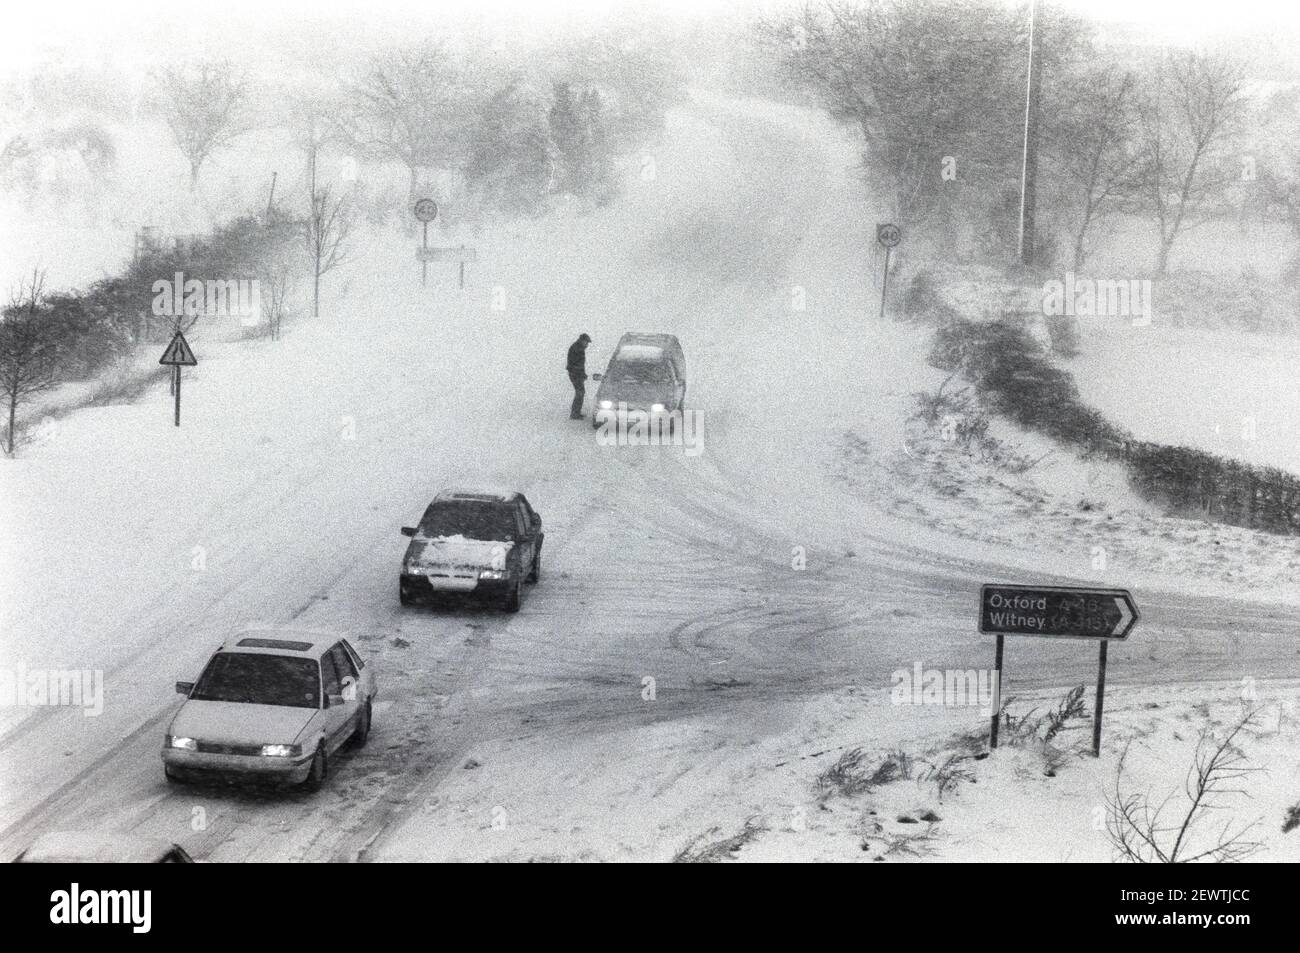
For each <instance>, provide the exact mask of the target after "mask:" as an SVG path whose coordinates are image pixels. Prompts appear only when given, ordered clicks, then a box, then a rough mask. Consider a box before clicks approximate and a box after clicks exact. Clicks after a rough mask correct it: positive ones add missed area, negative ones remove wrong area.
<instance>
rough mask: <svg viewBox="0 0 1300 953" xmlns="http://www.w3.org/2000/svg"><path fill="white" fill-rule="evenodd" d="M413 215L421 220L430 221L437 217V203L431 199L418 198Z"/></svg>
mask: <svg viewBox="0 0 1300 953" xmlns="http://www.w3.org/2000/svg"><path fill="white" fill-rule="evenodd" d="M415 217H416V218H417V219H419V220H420V221H421V222H432V221H433V220H434V219H435V218H437V217H438V203H437V202H435V201H434V200H433V199H420V201H418V202H416V203H415Z"/></svg>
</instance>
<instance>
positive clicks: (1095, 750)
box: [1092, 639, 1110, 758]
mask: <svg viewBox="0 0 1300 953" xmlns="http://www.w3.org/2000/svg"><path fill="white" fill-rule="evenodd" d="M1109 644H1110V643H1109V642H1108V641H1107V640H1106V639H1102V640H1101V651H1100V653H1099V654H1098V656H1097V704H1096V705H1095V706H1094V708H1093V713H1092V756H1093V757H1094V758H1100V757H1101V709H1102V703H1103V702H1104V701H1105V699H1106V647H1107V646H1108V645H1109Z"/></svg>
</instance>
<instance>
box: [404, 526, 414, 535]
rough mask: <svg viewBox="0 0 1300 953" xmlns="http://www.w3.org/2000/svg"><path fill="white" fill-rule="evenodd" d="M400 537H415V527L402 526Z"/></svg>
mask: <svg viewBox="0 0 1300 953" xmlns="http://www.w3.org/2000/svg"><path fill="white" fill-rule="evenodd" d="M402 535H403V536H414V535H415V527H414V526H403V527H402Z"/></svg>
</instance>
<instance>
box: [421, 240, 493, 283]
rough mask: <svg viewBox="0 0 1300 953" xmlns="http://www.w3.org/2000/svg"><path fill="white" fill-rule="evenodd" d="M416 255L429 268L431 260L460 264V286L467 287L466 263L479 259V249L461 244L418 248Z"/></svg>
mask: <svg viewBox="0 0 1300 953" xmlns="http://www.w3.org/2000/svg"><path fill="white" fill-rule="evenodd" d="M415 257H416V258H418V259H419V260H420V261H421V262H422V263H423V264H424V266H425V267H426V268H427V267H428V263H429V262H431V261H442V262H451V263H452V264H458V265H460V286H461V288H464V287H465V263H466V262H473V261H478V249H477V248H466V247H465V246H464V245H459V246H457V247H455V248H450V247H449V248H417V249H416V250H415Z"/></svg>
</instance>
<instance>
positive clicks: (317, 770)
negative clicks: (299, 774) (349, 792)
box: [302, 745, 329, 791]
mask: <svg viewBox="0 0 1300 953" xmlns="http://www.w3.org/2000/svg"><path fill="white" fill-rule="evenodd" d="M328 775H329V762H328V761H327V760H326V759H325V748H324V747H323V746H321V745H317V746H316V754H315V755H313V756H312V759H311V770H310V771H308V772H307V780H305V781H303V782H302V786H303V788H304V789H305V790H308V791H319V790H320V789H321V785H322V784H324V783H325V778H326V777H327V776H328Z"/></svg>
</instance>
